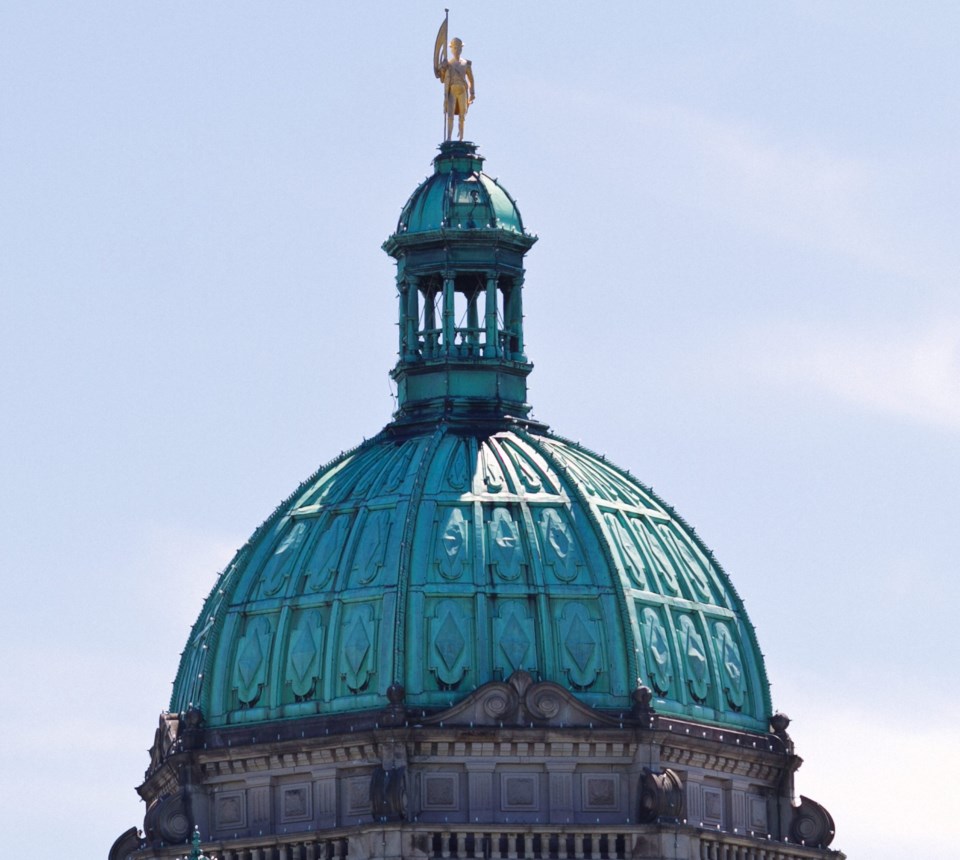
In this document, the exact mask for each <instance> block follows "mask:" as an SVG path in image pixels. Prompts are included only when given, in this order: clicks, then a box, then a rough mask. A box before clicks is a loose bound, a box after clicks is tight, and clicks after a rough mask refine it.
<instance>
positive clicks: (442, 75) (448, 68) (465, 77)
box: [433, 17, 476, 140]
mask: <svg viewBox="0 0 960 860" xmlns="http://www.w3.org/2000/svg"><path fill="white" fill-rule="evenodd" d="M447 23H448V18H446V17H445V18H444V19H443V24H441V25H440V32H438V33H437V41H436V44H435V45H434V46H433V73H434V75H436V76H437V77H438V78H439V79H440V81H441V83H442V84H443V116H444V119H445V121H446V122H445V134H446V136H445V137H444V140H452V139H453V118H454V116H457V117H458V118H459V123H458V130H459V137H460V140H463V121H464V119H465V118H466V116H467V108H468V107H470V105H472V104H473V100H474V99H475V98H476V91H475V89H474V84H473V66H472V65H471V63H470V61H469V60H464V59H462V58H461V56H460V54H461V53H462V52H463V42H461V41H460V39H452V40H451V42H450V52H451V53H452V54H453V58H452V59H449V60H448V59H447V44H446V42H447Z"/></svg>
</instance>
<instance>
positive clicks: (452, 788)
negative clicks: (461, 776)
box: [422, 773, 460, 811]
mask: <svg viewBox="0 0 960 860" xmlns="http://www.w3.org/2000/svg"><path fill="white" fill-rule="evenodd" d="M422 784H423V809H424V810H425V811H430V810H453V809H458V808H459V806H460V797H459V795H460V791H459V788H460V784H459V780H458V779H457V777H456V775H455V774H452V773H444V774H440V773H428V774H424V777H423V783H422Z"/></svg>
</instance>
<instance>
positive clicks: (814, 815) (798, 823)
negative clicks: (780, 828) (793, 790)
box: [790, 794, 836, 848]
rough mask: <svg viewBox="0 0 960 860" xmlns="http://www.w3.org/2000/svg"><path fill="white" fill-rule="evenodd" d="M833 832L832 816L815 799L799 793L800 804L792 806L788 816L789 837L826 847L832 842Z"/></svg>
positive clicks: (804, 843) (795, 840)
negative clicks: (790, 813)
mask: <svg viewBox="0 0 960 860" xmlns="http://www.w3.org/2000/svg"><path fill="white" fill-rule="evenodd" d="M835 832H836V828H835V826H834V823H833V816H832V815H830V813H829V812H827V810H826V809H825V808H824V807H823V806H821V805H820V804H819V803H817V802H816V801H815V800H811V799H810V798H809V797H804V796H803V795H802V794H801V795H800V804H799V806H795V807H794V808H793V815H792V817H791V818H790V839H792V840H793V841H794V842H799V843H802V844H803V845H817V846H819V847H821V848H826V847H827V846H828V845H829V844H830V843H831V842H833V837H834V834H835Z"/></svg>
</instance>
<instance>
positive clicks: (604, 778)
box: [580, 773, 620, 812]
mask: <svg viewBox="0 0 960 860" xmlns="http://www.w3.org/2000/svg"><path fill="white" fill-rule="evenodd" d="M580 801H581V808H582V809H583V811H584V812H613V811H616V810H617V809H619V807H620V780H619V779H618V778H617V777H616V776H615V775H613V774H609V773H604V774H593V773H584V774H581V776H580Z"/></svg>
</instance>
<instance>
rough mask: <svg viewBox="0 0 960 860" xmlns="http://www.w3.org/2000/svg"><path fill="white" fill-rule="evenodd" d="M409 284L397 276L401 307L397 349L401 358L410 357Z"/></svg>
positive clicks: (399, 309) (398, 317) (398, 320)
mask: <svg viewBox="0 0 960 860" xmlns="http://www.w3.org/2000/svg"><path fill="white" fill-rule="evenodd" d="M408 290H409V286H408V285H407V282H406V280H404V279H401V278H397V295H398V299H399V307H398V309H397V337H398V338H399V339H400V343H399V345H398V347H397V351H398V353H399V355H400V357H401V358H404V359H405V358H408V357H409V355H410V351H409V349H408V348H407V291H408Z"/></svg>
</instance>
